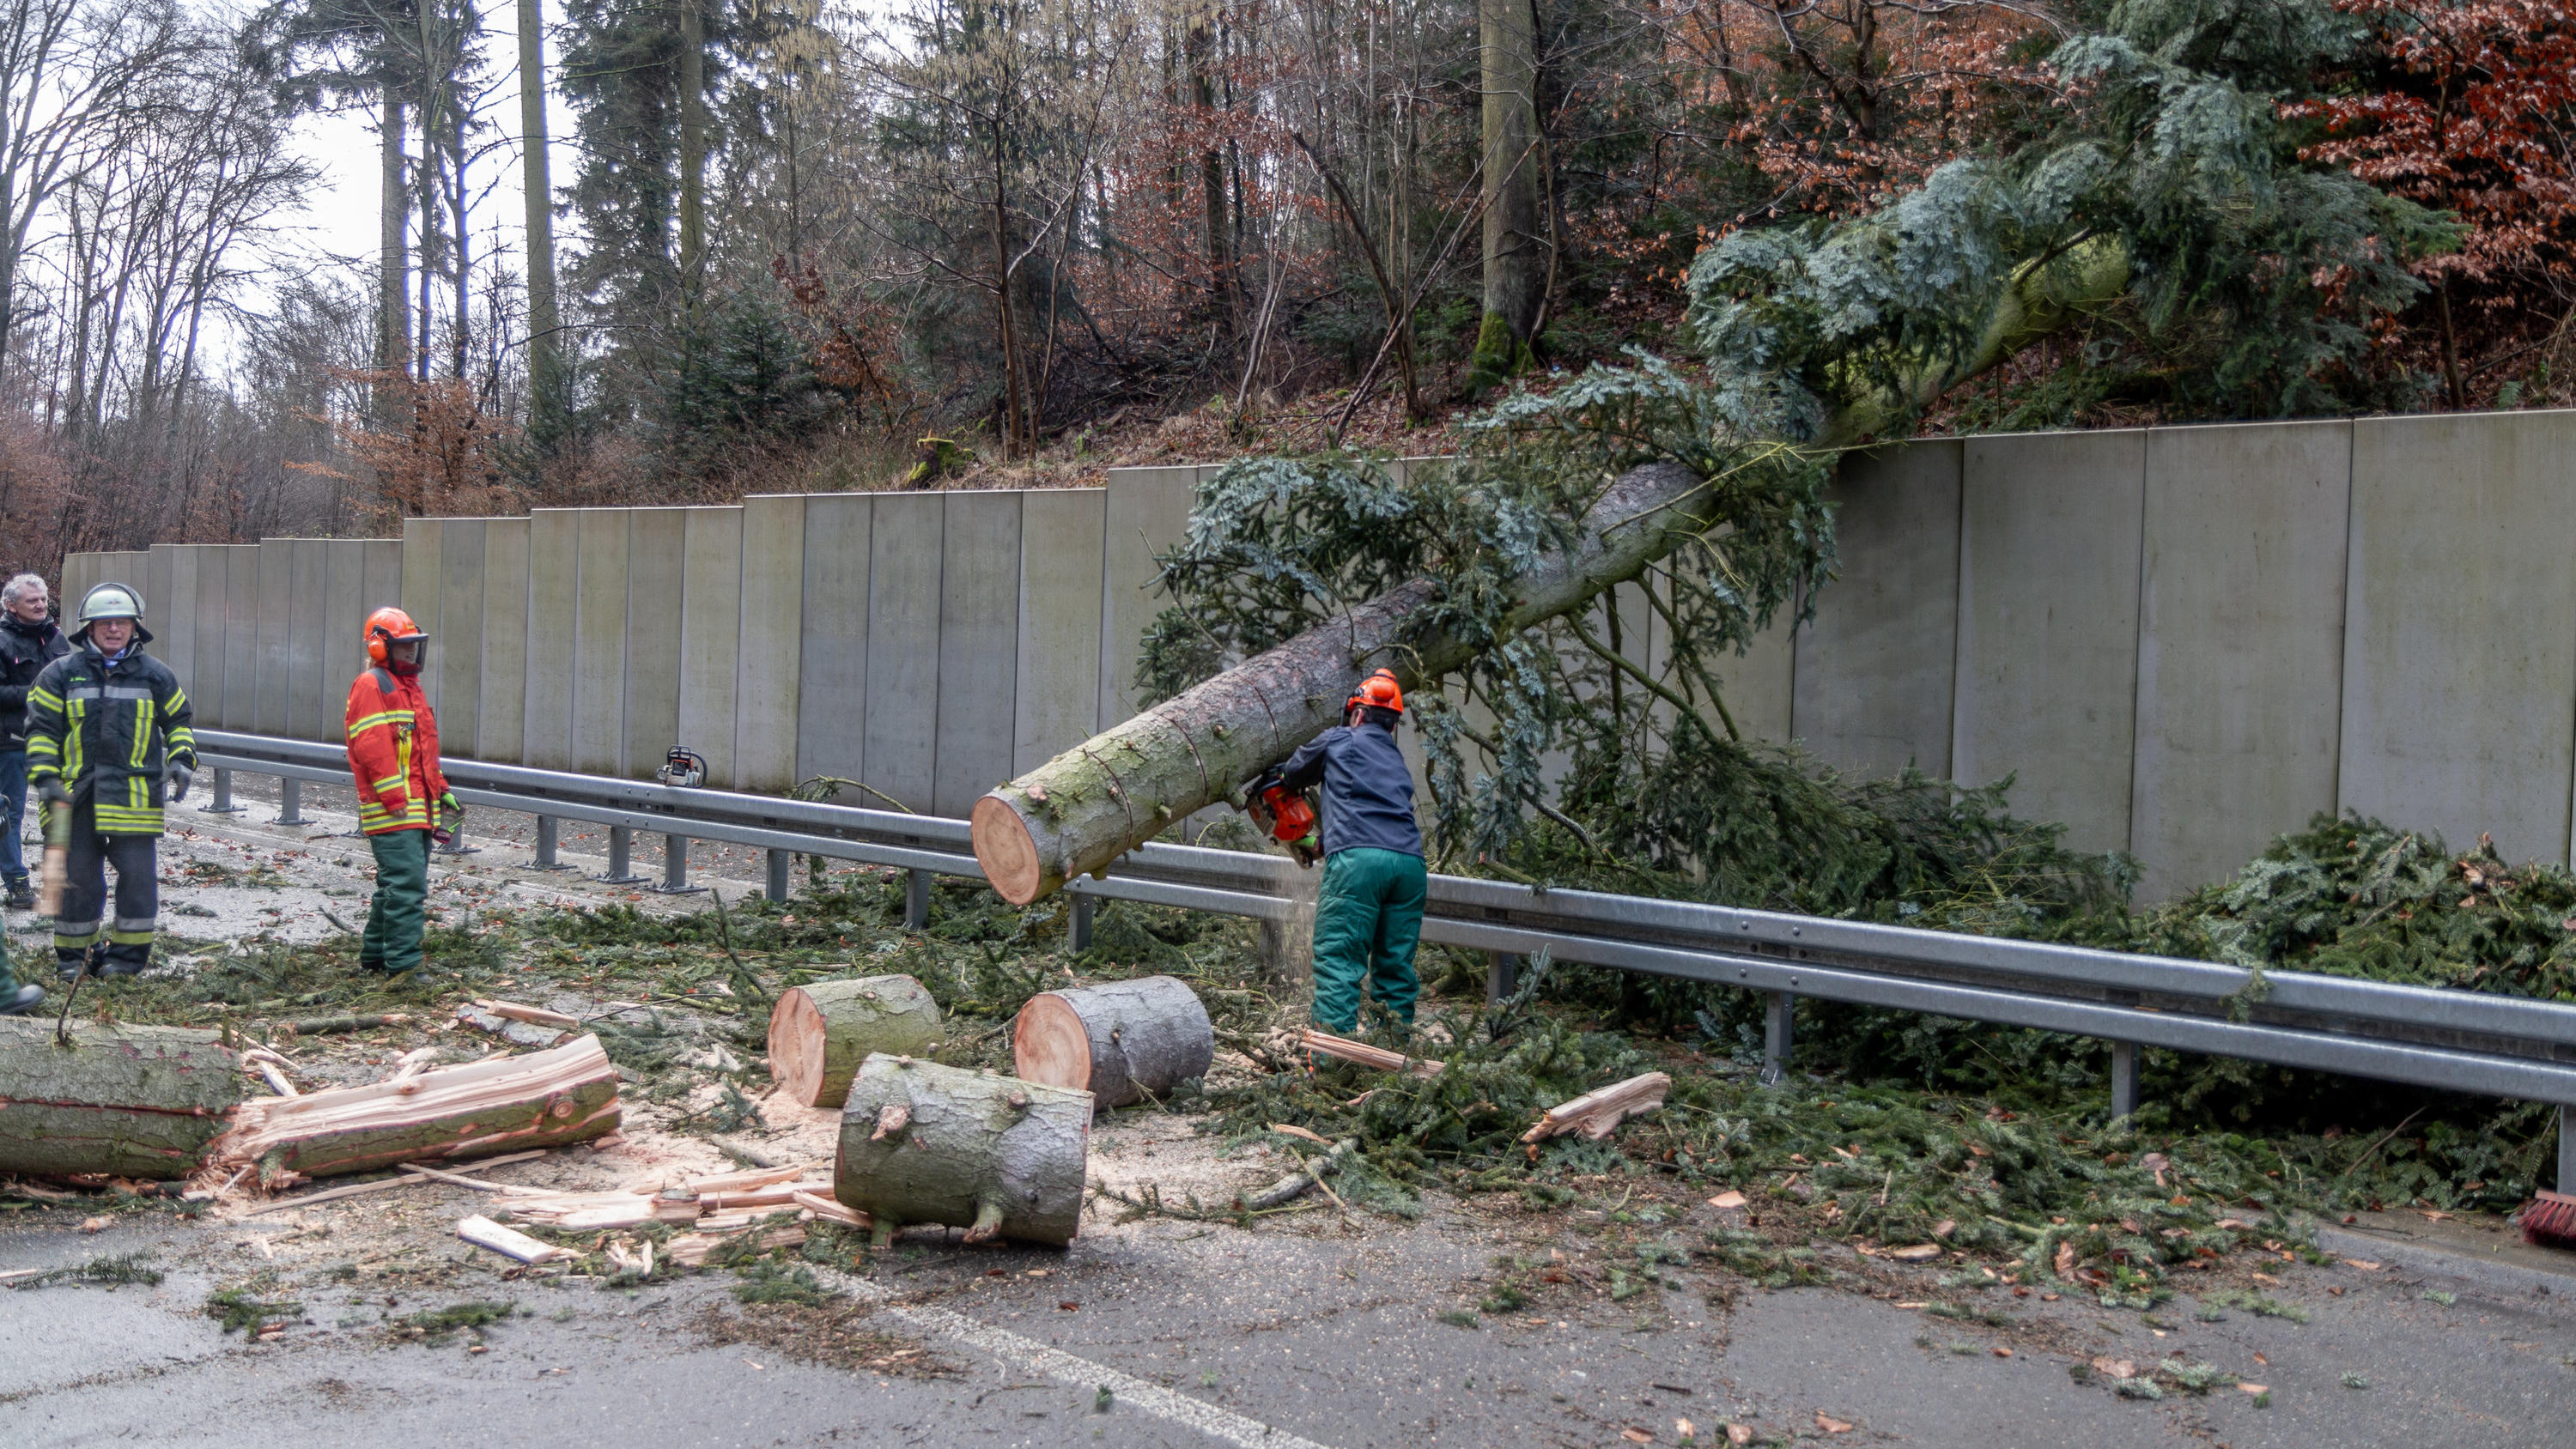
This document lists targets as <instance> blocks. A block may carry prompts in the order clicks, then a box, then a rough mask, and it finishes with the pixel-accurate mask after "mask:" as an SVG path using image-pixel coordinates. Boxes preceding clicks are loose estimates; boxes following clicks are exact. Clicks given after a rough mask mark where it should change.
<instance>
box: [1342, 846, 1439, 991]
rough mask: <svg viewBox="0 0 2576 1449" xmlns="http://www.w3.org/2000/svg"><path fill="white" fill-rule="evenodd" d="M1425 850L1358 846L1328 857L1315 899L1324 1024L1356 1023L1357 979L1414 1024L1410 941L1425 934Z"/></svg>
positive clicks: (1415, 988) (1418, 986)
mask: <svg viewBox="0 0 2576 1449" xmlns="http://www.w3.org/2000/svg"><path fill="white" fill-rule="evenodd" d="M1429 884H1430V878H1429V872H1428V871H1427V870H1426V869H1425V868H1424V866H1423V864H1422V857H1421V856H1418V855H1406V854H1405V853H1404V852H1402V851H1400V850H1379V849H1376V848H1375V847H1372V846H1355V847H1353V848H1352V849H1349V850H1337V851H1334V852H1333V853H1332V854H1331V855H1328V856H1326V857H1324V894H1323V899H1321V900H1320V901H1318V902H1316V905H1315V1013H1314V1014H1315V1021H1316V1023H1317V1024H1318V1025H1320V1026H1322V1027H1323V1028H1324V1029H1325V1030H1327V1031H1336V1032H1345V1033H1347V1032H1351V1031H1356V1030H1358V1028H1359V1022H1360V984H1361V982H1362V981H1366V982H1367V983H1368V993H1369V995H1370V996H1371V997H1374V998H1375V999H1376V1001H1377V1003H1378V1004H1379V1005H1380V1006H1383V1007H1385V1008H1386V1009H1387V1010H1389V1011H1391V1012H1393V1013H1395V1014H1396V1016H1397V1017H1398V1018H1400V1019H1402V1021H1403V1022H1404V1024H1405V1025H1406V1026H1411V1025H1412V1024H1413V998H1414V997H1415V996H1416V995H1418V994H1420V992H1421V989H1422V988H1421V983H1419V982H1417V981H1416V980H1415V979H1414V976H1413V948H1414V946H1415V945H1416V944H1417V943H1418V942H1419V941H1420V940H1421V939H1422V901H1423V897H1424V895H1425V894H1426V893H1427V891H1428V889H1429Z"/></svg>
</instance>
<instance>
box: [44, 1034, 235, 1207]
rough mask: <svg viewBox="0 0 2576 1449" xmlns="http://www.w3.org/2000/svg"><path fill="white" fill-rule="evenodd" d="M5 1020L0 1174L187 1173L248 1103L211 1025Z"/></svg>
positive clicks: (156, 1175)
mask: <svg viewBox="0 0 2576 1449" xmlns="http://www.w3.org/2000/svg"><path fill="white" fill-rule="evenodd" d="M69 1034H70V1037H71V1044H70V1045H68V1046H66V1045H64V1044H63V1043H62V1042H61V1041H60V1040H59V1039H58V1038H57V1037H56V1036H55V1033H54V1023H53V1022H52V1021H51V1020H44V1021H37V1020H32V1019H30V1018H26V1017H0V1172H14V1173H27V1174H30V1175H33V1176H39V1177H62V1176H68V1175H70V1174H73V1173H88V1172H96V1173H106V1174H108V1175H110V1176H114V1177H147V1178H156V1179H157V1178H173V1177H185V1176H187V1175H188V1174H189V1173H190V1172H192V1171H194V1170H195V1169H196V1168H197V1166H198V1164H199V1162H200V1161H201V1160H202V1158H203V1157H204V1154H205V1150H206V1144H207V1143H208V1142H210V1141H212V1140H213V1139H214V1138H215V1135H216V1134H217V1133H220V1132H221V1131H223V1130H224V1114H225V1113H226V1112H229V1111H231V1110H232V1108H233V1105H234V1104H235V1103H237V1102H239V1101H240V1100H241V1096H242V1084H241V1068H240V1064H239V1062H238V1061H237V1060H236V1059H235V1058H234V1056H233V1054H232V1053H231V1052H230V1051H228V1050H226V1049H225V1048H224V1045H223V1043H222V1041H221V1040H219V1039H218V1038H217V1036H216V1034H215V1033H213V1032H211V1031H195V1030H190V1029H186V1028H181V1027H167V1026H100V1025H97V1024H95V1023H91V1022H73V1023H71V1024H70V1027H69Z"/></svg>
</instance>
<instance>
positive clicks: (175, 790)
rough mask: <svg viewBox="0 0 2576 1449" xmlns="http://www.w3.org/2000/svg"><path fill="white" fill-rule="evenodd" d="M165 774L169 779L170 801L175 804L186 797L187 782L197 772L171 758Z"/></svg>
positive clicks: (192, 778) (193, 777) (195, 775)
mask: <svg viewBox="0 0 2576 1449" xmlns="http://www.w3.org/2000/svg"><path fill="white" fill-rule="evenodd" d="M166 774H167V777H168V779H169V781H170V803H171V804H173V805H176V804H178V803H179V802H180V801H182V800H185V799H187V798H188V782H190V781H191V780H194V779H195V778H197V772H196V771H194V770H191V769H189V768H188V767H187V766H186V765H184V764H181V763H180V762H179V761H177V760H172V761H171V762H170V764H169V767H168V770H167V771H166Z"/></svg>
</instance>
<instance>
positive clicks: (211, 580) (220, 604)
mask: <svg viewBox="0 0 2576 1449" xmlns="http://www.w3.org/2000/svg"><path fill="white" fill-rule="evenodd" d="M190 552H192V553H194V554H195V555H196V559H197V562H196V573H197V592H196V595H195V597H193V598H191V599H190V600H189V601H188V604H189V611H188V620H187V623H186V625H185V627H186V628H187V631H188V633H189V634H190V635H191V636H193V642H192V643H191V645H190V646H189V647H190V651H191V652H190V654H189V659H190V666H189V676H190V677H189V679H188V681H187V684H188V702H189V704H191V705H192V706H194V707H195V709H196V712H197V723H198V724H200V725H202V726H204V727H205V728H208V729H220V728H222V727H223V719H224V632H225V630H224V626H225V623H226V619H225V615H224V584H225V581H226V580H227V579H228V578H229V577H230V557H231V556H230V555H228V554H227V553H225V551H224V546H223V545H222V544H217V543H206V544H196V545H192V546H191V548H190Z"/></svg>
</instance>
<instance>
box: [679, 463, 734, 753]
mask: <svg viewBox="0 0 2576 1449" xmlns="http://www.w3.org/2000/svg"><path fill="white" fill-rule="evenodd" d="M686 515H687V516H686V519H685V521H684V523H683V525H682V530H681V531H682V535H683V542H682V548H681V554H682V557H683V558H684V559H685V560H686V572H687V578H686V581H685V583H684V585H683V587H682V589H681V601H680V607H681V613H680V635H679V638H678V640H677V641H676V643H677V645H678V649H679V659H680V701H679V713H678V716H677V718H678V726H677V727H678V730H679V734H678V740H679V743H681V744H683V745H686V746H688V747H689V748H690V749H693V750H695V751H697V752H698V753H699V754H701V755H704V756H706V760H707V781H708V783H710V784H713V785H718V786H721V785H723V784H724V783H725V782H728V781H730V780H732V779H733V676H734V668H735V660H734V657H733V656H734V649H735V648H736V646H737V645H739V644H740V642H741V640H742V510H741V509H740V508H691V509H688V510H686Z"/></svg>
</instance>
